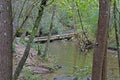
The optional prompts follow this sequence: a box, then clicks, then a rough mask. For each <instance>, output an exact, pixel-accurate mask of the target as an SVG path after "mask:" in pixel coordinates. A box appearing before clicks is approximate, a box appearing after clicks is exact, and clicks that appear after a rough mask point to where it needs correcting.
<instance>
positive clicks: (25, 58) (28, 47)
mask: <svg viewBox="0 0 120 80" xmlns="http://www.w3.org/2000/svg"><path fill="white" fill-rule="evenodd" d="M47 1H48V0H42V1H41V4H40V6H39V10H38V16H37V18H36V20H35V24H34V27H33V29H32V33H31V35H30V38H29V40H28V42H27V46H26V48H25V51H24V54H23V57H22V58H21V60H20V61H19V63H18V66H17V68H16V70H15V72H14V75H13V80H17V79H18V76H19V74H20V72H21V70H22V68H23V66H24V64H25V62H26V60H27V58H28V55H29V51H30V47H31V43H32V42H33V39H34V37H35V35H36V34H37V30H38V27H39V24H40V21H41V18H42V15H43V11H44V8H45V6H46V4H47Z"/></svg>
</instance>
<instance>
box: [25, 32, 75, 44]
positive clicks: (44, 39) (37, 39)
mask: <svg viewBox="0 0 120 80" xmlns="http://www.w3.org/2000/svg"><path fill="white" fill-rule="evenodd" d="M74 35H75V34H74V33H68V34H57V35H52V36H51V37H50V42H52V41H55V40H63V39H67V40H69V39H71V38H72V37H74ZM28 39H29V38H28V37H25V40H28ZM47 40H48V36H43V37H35V39H34V42H36V43H37V42H40V43H45V42H47Z"/></svg>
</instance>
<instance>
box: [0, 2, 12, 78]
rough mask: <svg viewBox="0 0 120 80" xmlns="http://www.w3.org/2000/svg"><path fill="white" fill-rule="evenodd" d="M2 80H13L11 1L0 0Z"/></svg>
mask: <svg viewBox="0 0 120 80" xmlns="http://www.w3.org/2000/svg"><path fill="white" fill-rule="evenodd" d="M0 80H12V8H11V0H0Z"/></svg>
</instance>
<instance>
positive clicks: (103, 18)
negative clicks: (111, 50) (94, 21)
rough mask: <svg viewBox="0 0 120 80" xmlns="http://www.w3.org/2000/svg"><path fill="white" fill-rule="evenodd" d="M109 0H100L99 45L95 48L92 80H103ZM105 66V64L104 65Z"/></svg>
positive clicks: (97, 41) (97, 40) (97, 39)
mask: <svg viewBox="0 0 120 80" xmlns="http://www.w3.org/2000/svg"><path fill="white" fill-rule="evenodd" d="M109 5H110V1H109V0H99V20H98V31H97V38H96V43H97V44H98V46H97V47H96V48H95V51H94V55H93V69H92V80H102V78H103V77H102V74H103V72H102V71H103V70H104V69H103V66H104V65H105V64H106V62H104V61H105V56H106V54H107V53H106V49H107V48H106V47H107V35H108V27H109V11H110V10H109ZM104 67H105V66H104Z"/></svg>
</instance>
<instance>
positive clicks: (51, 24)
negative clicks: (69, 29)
mask: <svg viewBox="0 0 120 80" xmlns="http://www.w3.org/2000/svg"><path fill="white" fill-rule="evenodd" d="M55 11H56V5H54V6H53V13H52V17H51V23H50V28H49V34H48V39H47V43H46V47H45V51H44V54H43V57H46V56H47V51H48V47H49V43H50V37H51V33H52V28H53V21H54V16H55Z"/></svg>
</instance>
